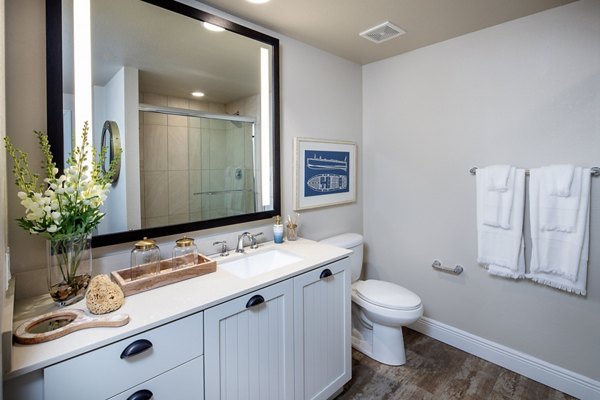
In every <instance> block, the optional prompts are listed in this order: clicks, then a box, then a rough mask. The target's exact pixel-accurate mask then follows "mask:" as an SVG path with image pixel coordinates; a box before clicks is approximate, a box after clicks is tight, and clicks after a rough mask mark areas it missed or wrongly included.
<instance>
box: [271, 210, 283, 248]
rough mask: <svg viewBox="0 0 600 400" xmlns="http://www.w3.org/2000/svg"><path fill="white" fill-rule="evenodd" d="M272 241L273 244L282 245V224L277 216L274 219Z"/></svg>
mask: <svg viewBox="0 0 600 400" xmlns="http://www.w3.org/2000/svg"><path fill="white" fill-rule="evenodd" d="M273 240H274V241H275V243H283V224H282V223H281V216H279V215H277V216H276V217H275V224H274V225H273Z"/></svg>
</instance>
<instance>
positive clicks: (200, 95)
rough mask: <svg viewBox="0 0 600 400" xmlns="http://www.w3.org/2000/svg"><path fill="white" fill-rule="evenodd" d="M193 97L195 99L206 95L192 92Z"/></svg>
mask: <svg viewBox="0 0 600 400" xmlns="http://www.w3.org/2000/svg"><path fill="white" fill-rule="evenodd" d="M192 96H194V97H202V96H204V93H202V92H192Z"/></svg>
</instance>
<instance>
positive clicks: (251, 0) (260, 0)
mask: <svg viewBox="0 0 600 400" xmlns="http://www.w3.org/2000/svg"><path fill="white" fill-rule="evenodd" d="M247 1H248V3H253V4H264V3H268V2H269V1H271V0H247Z"/></svg>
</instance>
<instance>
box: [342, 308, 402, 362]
mask: <svg viewBox="0 0 600 400" xmlns="http://www.w3.org/2000/svg"><path fill="white" fill-rule="evenodd" d="M353 311H356V310H353ZM352 347H354V348H355V349H356V350H358V351H360V352H361V353H363V354H364V355H366V356H368V357H370V358H372V359H373V360H375V361H379V362H380V363H383V364H387V365H392V366H398V365H403V364H405V363H406V352H405V350H404V338H403V336H402V326H397V327H390V326H385V325H380V324H377V323H372V322H370V321H368V320H367V319H365V318H364V315H363V316H362V318H361V316H360V315H357V313H356V312H353V315H352Z"/></svg>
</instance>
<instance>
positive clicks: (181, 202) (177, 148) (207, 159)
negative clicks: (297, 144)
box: [140, 106, 261, 228]
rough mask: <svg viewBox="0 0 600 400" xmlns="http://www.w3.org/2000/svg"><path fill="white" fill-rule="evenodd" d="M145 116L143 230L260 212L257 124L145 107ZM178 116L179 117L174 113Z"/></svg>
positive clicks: (223, 116) (142, 119) (142, 136)
mask: <svg viewBox="0 0 600 400" xmlns="http://www.w3.org/2000/svg"><path fill="white" fill-rule="evenodd" d="M145 108H146V110H147V111H141V112H140V189H141V190H140V193H141V194H142V195H141V227H142V228H151V227H155V226H164V225H172V224H181V223H187V222H194V221H202V220H207V219H215V218H223V217H230V216H236V215H243V214H248V213H253V212H256V210H257V209H258V207H259V204H260V201H261V193H260V192H258V191H257V185H256V181H257V178H258V180H260V179H259V177H260V172H261V171H260V169H259V167H260V164H257V163H255V159H257V151H258V149H259V148H260V146H258V145H257V140H258V138H257V137H256V136H255V135H254V132H255V130H256V120H255V118H253V117H243V116H236V115H228V114H203V113H194V111H191V110H190V111H184V110H183V109H177V110H174V109H172V108H171V109H169V108H165V107H155V108H154V110H153V111H149V110H151V109H152V108H153V107H151V106H149V107H145ZM174 112H175V113H174Z"/></svg>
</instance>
